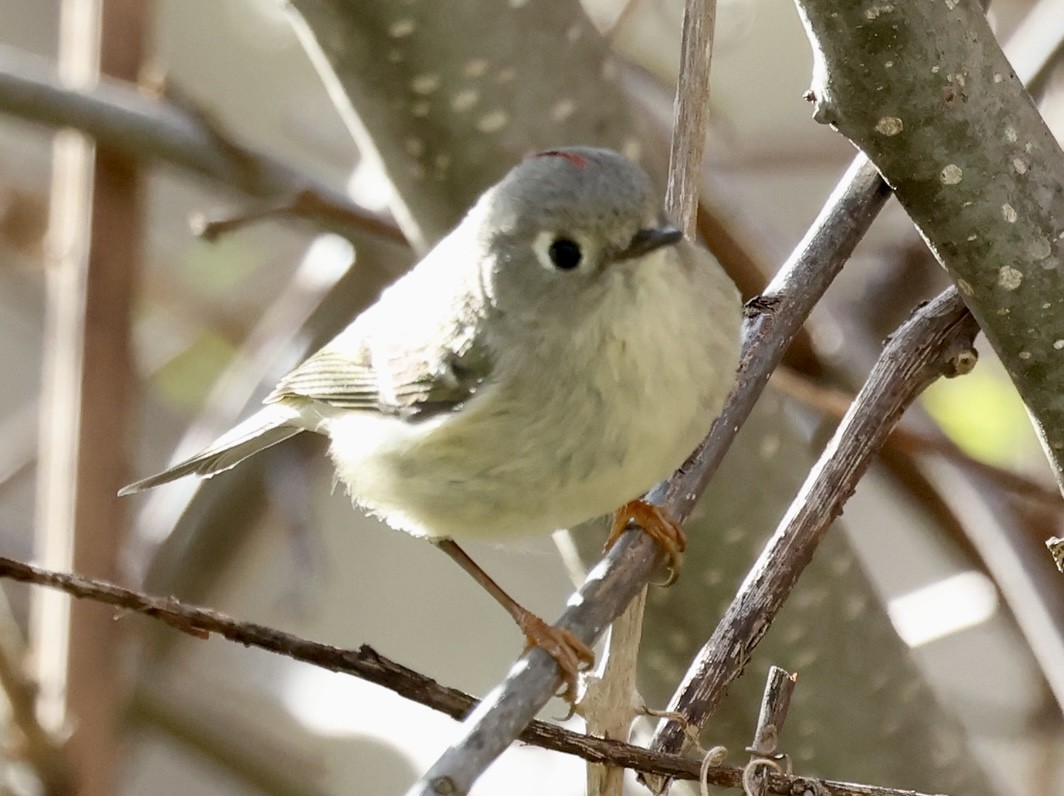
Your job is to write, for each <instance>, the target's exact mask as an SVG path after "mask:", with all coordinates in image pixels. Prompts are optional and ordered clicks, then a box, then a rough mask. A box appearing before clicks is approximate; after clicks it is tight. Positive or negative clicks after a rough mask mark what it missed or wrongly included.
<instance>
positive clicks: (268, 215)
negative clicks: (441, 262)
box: [192, 188, 406, 243]
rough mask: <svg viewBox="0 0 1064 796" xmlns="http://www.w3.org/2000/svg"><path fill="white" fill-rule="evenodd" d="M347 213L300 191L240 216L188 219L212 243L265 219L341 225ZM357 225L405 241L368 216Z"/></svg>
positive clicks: (392, 226) (391, 226) (392, 228)
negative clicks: (299, 220) (288, 219)
mask: <svg viewBox="0 0 1064 796" xmlns="http://www.w3.org/2000/svg"><path fill="white" fill-rule="evenodd" d="M350 213H351V211H350V209H349V208H347V207H344V206H340V205H337V204H335V203H334V202H333V201H332V200H331V199H327V198H325V197H323V196H322V194H320V193H318V192H317V191H316V190H309V189H306V188H304V189H301V190H299V191H298V192H296V193H295V194H294V195H292V196H290V197H287V198H284V199H282V200H281V201H279V202H276V203H272V204H266V205H262V206H261V207H258V208H254V209H252V210H248V211H247V212H244V213H240V214H235V215H227V216H215V217H210V218H209V217H207V216H206V215H199V216H195V217H194V218H193V219H192V231H193V232H194V233H195V234H196V235H198V236H199V237H201V238H203V239H204V240H206V241H208V242H211V243H213V242H214V241H216V240H218V238H220V237H221V236H222V235H226V234H228V233H230V232H234V231H236V230H238V229H242V228H243V227H246V226H248V225H249V224H254V223H256V222H259V221H265V220H267V219H276V218H280V219H285V218H300V219H304V220H306V221H311V222H314V223H317V224H320V225H325V224H331V223H338V224H344V223H347V222H348V221H349V220H350V218H351V216H350ZM359 221H360V223H363V224H365V228H366V231H367V232H371V233H373V234H374V235H379V236H381V237H382V238H387V239H389V240H392V241H394V242H396V243H406V237H405V236H404V235H403V233H402V232H401V231H400V230H399V227H397V226H395V224H392V223H391V222H390V221H386V220H385V219H383V218H377V217H375V216H372V215H369V214H363V215H362V216H360V217H359Z"/></svg>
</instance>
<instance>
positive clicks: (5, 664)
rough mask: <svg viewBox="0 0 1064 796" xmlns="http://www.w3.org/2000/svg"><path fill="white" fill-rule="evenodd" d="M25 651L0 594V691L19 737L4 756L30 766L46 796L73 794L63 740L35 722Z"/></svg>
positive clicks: (9, 742) (34, 686)
mask: <svg viewBox="0 0 1064 796" xmlns="http://www.w3.org/2000/svg"><path fill="white" fill-rule="evenodd" d="M25 647H26V645H25V644H24V643H23V639H22V635H21V633H20V632H19V629H18V624H17V623H16V622H15V618H14V617H13V616H12V615H11V607H10V605H9V604H8V602H7V597H6V595H4V594H0V687H2V688H3V690H4V696H5V697H6V698H7V703H8V705H9V707H10V710H11V723H12V725H13V726H14V728H15V730H16V731H17V733H18V735H19V736H21V737H19V738H17V740H14V739H8V740H7V744H6V745H7V747H8V748H7V752H8V754H12V755H13V756H16V757H21V758H22V759H24V760H26V761H27V762H29V764H30V765H31V766H32V767H33V772H34V774H35V775H36V776H37V777H38V778H39V779H40V782H41V786H42V790H43V793H44V794H45V796H68V794H74V793H75V787H74V779H73V771H72V770H71V767H70V761H69V760H68V759H67V757H66V755H65V753H64V751H63V741H62V739H60V738H59V737H57V736H56V735H55V734H53V733H51V732H49V731H48V730H47V729H45V728H44V727H43V726H41V723H40V721H39V720H38V718H37V704H36V702H37V684H36V683H35V682H34V681H33V679H32V678H30V677H28V676H27V674H26V672H25V670H24V664H23V661H24V660H25V657H26V650H25Z"/></svg>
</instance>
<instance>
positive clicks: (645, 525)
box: [604, 498, 687, 586]
mask: <svg viewBox="0 0 1064 796" xmlns="http://www.w3.org/2000/svg"><path fill="white" fill-rule="evenodd" d="M632 520H635V523H636V525H638V526H639V527H640V528H642V529H643V530H644V531H645V532H646V533H647V535H648V536H650V538H651V539H653V540H654V541H656V542H657V543H658V544H659V545H661V549H662V550H663V551H664V553H665V565H666V566H667V567H668V568H669V579H668V580H667V581H666V582H665V585H666V586H668V585H670V584H672V583H673V581H675V580H676V576H677V574H678V573H679V571H680V564H681V562H682V561H683V551H684V550H686V549H687V534H685V533H684V532H683V528H681V527H680V523H678V522H677V521H676V520H675V519H674V518H673V517H672V515H670V514H669V513H668V512H667V511H666V510H665V509H663V508H662V507H661V506H655V505H654V504H653V503H648V502H647V501H645V500H643V499H642V498H640V499H638V500H631V501H629V502H628V503H625V504H624V505H623V506H621V507H620V508H619V509H617V513H616V514H615V515H613V528H612V529H611V530H610V536H609V538H608V539H607V540H606V545H605V548H604V549H605V550H609V549H610V548H611V547H613V545H614V543H616V541H617V540H618V539H619V538H620V536H621V534H622V533H624V532H625V531H626V530H628V523H629V522H630V521H632Z"/></svg>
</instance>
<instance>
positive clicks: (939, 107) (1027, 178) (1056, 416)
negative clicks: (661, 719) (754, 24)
mask: <svg viewBox="0 0 1064 796" xmlns="http://www.w3.org/2000/svg"><path fill="white" fill-rule="evenodd" d="M798 6H799V11H800V13H801V14H802V17H803V20H804V22H805V25H806V29H807V32H808V34H809V37H810V39H811V41H812V44H813V49H814V58H815V60H816V66H815V68H814V70H813V75H814V84H813V94H814V96H815V99H816V113H815V118H816V119H817V120H818V121H820V122H823V123H826V124H831V125H832V126H834V127H836V128H837V129H838V130H839V131H840V132H842V133H843V134H844V135H846V136H847V137H848V138H849V139H850V140H852V141H853V142H854V143H855V144H857V145H858V146H859V147H860V148H861V149H862V150H863V151H864V152H865V153H866V154H867V155H868V156H869V158H870V159H871V160H872V161H873V162H874V163H875V164H876V167H877V168H878V169H879V171H880V173H881V174H882V175H883V177H884V178H885V179H886V181H887V182H888V183H890V185H891V187H892V188H893V189H894V192H895V194H896V195H897V197H898V200H899V201H900V202H901V203H902V205H903V206H904V207H905V209H906V211H907V212H908V213H909V215H910V216H911V217H912V219H913V221H914V223H915V224H916V225H917V227H919V229H920V232H921V233H922V235H923V236H924V238H925V239H926V240H927V242H928V244H929V245H930V247H931V249H932V251H933V252H934V253H935V256H936V257H937V258H938V259H939V261H940V262H941V263H942V265H944V266H945V267H946V269H947V270H948V271H949V272H950V275H951V276H952V277H953V279H954V281H955V282H956V283H957V286H958V288H959V289H960V292H961V294H962V295H963V297H964V301H965V303H966V304H967V305H968V306H969V307H970V308H971V310H972V313H973V314H974V315H975V317H976V318H978V320H979V323H980V326H981V327H982V329H983V331H984V332H986V335H987V339H988V340H989V341H990V342H991V344H992V345H993V346H994V349H995V351H996V352H997V354H998V356H999V357H1000V358H1001V360H1002V362H1003V363H1004V364H1005V367H1006V369H1007V370H1008V372H1009V375H1010V376H1011V377H1012V379H1013V382H1014V383H1015V384H1016V387H1017V389H1018V390H1019V392H1020V395H1021V396H1022V397H1023V399H1024V401H1025V402H1026V404H1027V406H1028V408H1029V409H1030V411H1031V414H1032V416H1033V418H1034V420H1035V425H1036V427H1037V428H1038V431H1039V435H1040V437H1041V438H1042V441H1043V444H1044V446H1045V448H1046V451H1047V454H1048V455H1049V458H1050V460H1051V462H1052V463H1053V465H1054V470H1055V473H1056V476H1057V480H1058V485H1060V486H1062V487H1064V367H1061V365H1060V362H1061V347H1062V346H1064V313H1062V312H1060V305H1059V297H1060V295H1061V294H1062V292H1064V190H1062V188H1061V186H1062V185H1064V152H1062V151H1061V148H1060V145H1059V144H1058V143H1057V141H1056V139H1055V138H1054V137H1053V135H1052V133H1051V132H1050V130H1049V128H1048V127H1047V126H1046V123H1045V121H1044V120H1043V119H1042V117H1041V116H1040V115H1039V113H1038V109H1037V107H1036V106H1035V104H1034V102H1033V101H1032V100H1031V97H1030V96H1029V95H1028V93H1027V92H1026V90H1024V87H1023V85H1022V83H1021V82H1020V79H1019V78H1018V77H1017V75H1016V74H1015V72H1014V71H1013V69H1012V67H1011V66H1010V64H1009V62H1008V60H1006V58H1005V56H1004V54H1003V53H1002V52H1001V48H1000V47H999V46H998V44H997V42H996V40H995V38H994V34H993V33H992V32H991V30H990V26H989V25H988V24H987V20H986V18H985V16H984V14H983V10H982V7H981V6H980V5H979V3H977V2H974V1H973V0H960V2H947V3H895V4H889V3H881V4H873V5H872V6H868V5H858V4H844V5H843V6H841V7H840V5H839V4H838V3H837V2H833V0H798ZM855 53H860V57H859V58H855V57H854V54H855Z"/></svg>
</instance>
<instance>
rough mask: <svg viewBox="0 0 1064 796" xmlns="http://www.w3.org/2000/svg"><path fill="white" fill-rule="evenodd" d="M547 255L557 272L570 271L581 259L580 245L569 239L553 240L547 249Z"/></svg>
mask: <svg viewBox="0 0 1064 796" xmlns="http://www.w3.org/2000/svg"><path fill="white" fill-rule="evenodd" d="M547 255H548V256H549V257H550V261H551V262H552V263H554V267H555V268H557V269H558V270H559V271H572V270H573V269H574V268H576V267H577V266H578V265H580V260H581V259H583V254H582V253H581V251H580V245H579V244H578V243H576V241H573V240H570V239H569V238H555V239H554V241H553V242H552V243H551V245H550V246H549V247H548V248H547Z"/></svg>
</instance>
